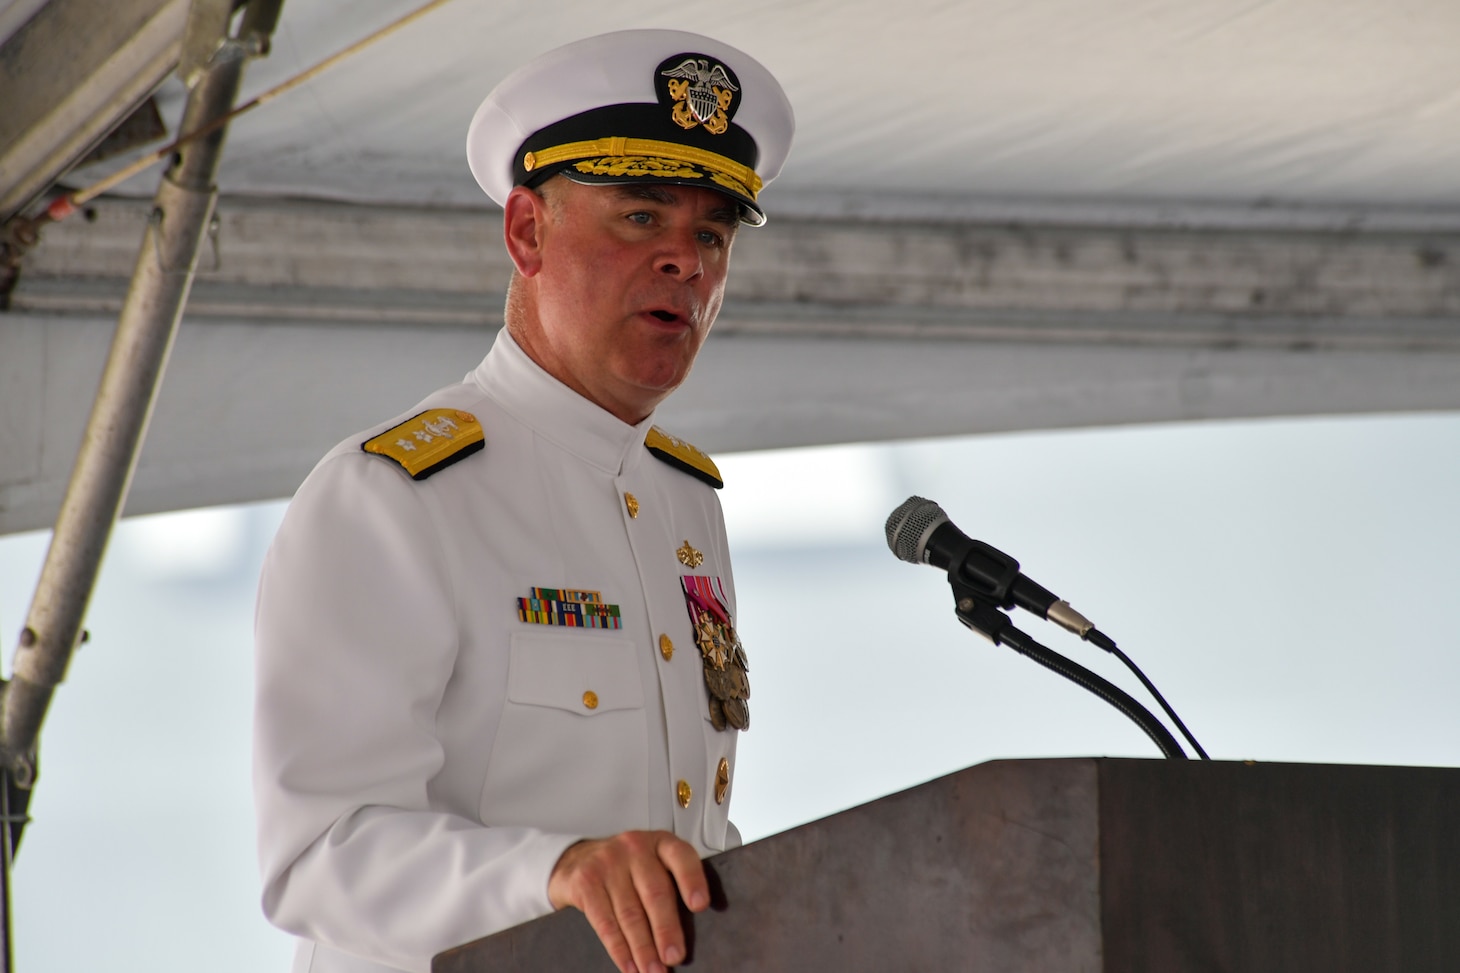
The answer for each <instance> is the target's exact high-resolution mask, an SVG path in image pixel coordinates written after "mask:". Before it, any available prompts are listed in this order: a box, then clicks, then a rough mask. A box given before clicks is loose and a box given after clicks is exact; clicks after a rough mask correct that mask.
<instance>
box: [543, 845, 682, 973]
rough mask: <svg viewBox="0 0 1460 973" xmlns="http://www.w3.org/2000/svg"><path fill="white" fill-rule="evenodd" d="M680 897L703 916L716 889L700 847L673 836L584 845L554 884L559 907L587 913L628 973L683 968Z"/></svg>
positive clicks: (561, 862)
mask: <svg viewBox="0 0 1460 973" xmlns="http://www.w3.org/2000/svg"><path fill="white" fill-rule="evenodd" d="M676 890H677V891H676ZM680 896H683V897H684V899H685V902H686V903H687V904H688V905H689V907H690V908H691V909H693V910H694V911H696V912H698V911H700V910H702V909H704V908H706V907H708V905H709V902H710V895H709V885H708V883H707V882H706V880H705V873H704V867H703V866H702V865H701V864H700V859H699V855H698V854H697V853H696V852H695V850H694V847H693V846H691V845H689V844H688V843H686V842H684V841H682V840H680V839H679V838H676V837H675V836H674V835H672V834H670V833H669V832H666V831H655V832H648V831H629V832H625V833H623V834H619V835H615V836H614V837H612V838H607V839H603V840H598V841H594V840H588V841H580V842H578V843H577V844H575V845H573V846H571V847H569V848H568V850H567V851H565V852H564V853H563V855H562V857H561V858H560V859H558V863H557V865H556V867H554V869H553V873H552V875H551V877H550V878H549V880H548V897H549V898H550V899H551V900H552V903H553V905H554V906H555V907H557V908H563V907H564V906H569V905H571V906H574V907H576V908H578V909H580V910H581V911H582V912H583V914H584V916H585V917H587V919H588V922H589V924H590V925H591V926H592V927H593V931H594V932H596V933H597V934H598V938H599V939H600V940H602V942H603V946H604V949H605V950H607V952H608V955H609V956H610V957H611V958H612V959H613V961H614V964H615V965H617V966H618V968H619V969H620V970H622V971H624V973H662V971H663V970H664V968H665V967H666V966H674V965H675V964H678V963H681V962H683V961H684V958H685V948H684V927H683V926H682V925H681V923H680V917H679V898H680Z"/></svg>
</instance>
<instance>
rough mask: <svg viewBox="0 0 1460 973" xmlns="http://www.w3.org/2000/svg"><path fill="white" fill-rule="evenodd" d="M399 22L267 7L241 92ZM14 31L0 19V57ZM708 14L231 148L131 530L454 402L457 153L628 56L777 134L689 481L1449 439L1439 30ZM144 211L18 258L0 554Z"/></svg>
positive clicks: (978, 10)
mask: <svg viewBox="0 0 1460 973" xmlns="http://www.w3.org/2000/svg"><path fill="white" fill-rule="evenodd" d="M418 5H419V0H409V2H404V0H389V2H387V0H349V2H346V0H288V2H287V3H286V4H285V6H284V13H283V19H282V21H281V23H280V26H279V30H278V32H277V34H276V35H275V42H274V48H273V51H272V53H271V54H270V56H269V57H268V58H266V59H263V60H261V61H258V62H257V63H255V64H253V65H251V66H250V69H249V72H248V75H247V87H246V89H245V92H244V96H245V97H247V96H250V95H253V94H256V93H259V92H261V91H264V90H267V89H268V88H271V87H273V86H274V85H276V84H278V83H280V82H282V81H284V80H286V79H287V78H290V77H292V76H293V75H295V74H296V73H297V72H299V71H301V70H303V69H305V68H307V67H310V66H312V65H314V64H316V63H318V62H319V61H320V60H322V59H323V58H325V57H326V56H328V55H330V54H333V53H334V52H336V51H338V50H340V49H342V48H343V47H345V46H346V45H348V44H350V43H352V42H354V41H356V40H358V39H360V38H361V37H363V36H365V35H366V34H368V33H370V32H371V31H373V30H375V29H377V28H379V27H381V26H384V25H385V24H387V23H389V22H391V21H393V20H394V19H396V18H397V17H399V16H401V15H402V14H404V13H405V12H407V11H409V10H412V9H415V8H416V7H417V6H418ZM40 6H41V5H40V4H39V3H38V2H37V0H9V2H8V3H7V2H6V0H0V39H3V38H4V37H5V33H6V32H7V31H13V30H15V29H16V28H17V26H18V25H19V24H22V23H24V20H25V18H24V16H23V14H25V13H26V11H27V10H30V11H33V10H35V9H38V8H39V7H40ZM727 9H728V8H726V7H725V6H724V5H718V4H715V5H712V4H679V5H674V6H665V5H659V4H648V3H644V2H640V0H623V2H620V3H618V4H615V5H612V6H608V5H602V4H590V3H584V2H581V0H562V2H559V3H555V4H552V5H543V4H533V3H527V2H485V0H454V2H452V3H450V4H448V5H446V6H445V7H443V8H440V9H439V10H437V11H435V12H433V13H432V14H431V15H430V16H428V17H427V18H425V19H423V20H422V21H419V22H418V23H416V24H414V25H412V26H410V27H409V28H407V29H405V30H404V31H402V32H400V33H398V34H395V35H393V36H391V37H390V38H388V39H386V40H384V41H382V42H381V43H380V44H379V45H377V46H375V47H372V48H370V49H368V50H367V51H366V52H364V53H363V54H361V55H359V56H358V57H356V58H354V59H351V60H349V61H347V62H345V63H343V64H342V65H340V66H338V67H336V68H334V69H333V70H331V71H330V72H328V73H326V74H324V75H323V76H321V77H320V78H318V79H316V80H314V81H312V82H311V83H309V84H308V85H307V86H305V87H303V88H300V89H298V90H296V91H293V92H291V93H289V94H288V95H286V96H284V97H282V98H280V99H279V100H277V101H274V102H271V103H270V104H268V105H266V106H264V107H263V108H261V109H260V110H258V111H256V112H254V113H252V114H249V115H247V116H244V117H242V118H240V119H239V120H237V121H236V122H235V123H234V124H233V126H232V127H231V130H230V133H229V136H228V141H227V147H226V150H225V155H224V162H223V166H222V171H221V173H220V177H219V183H220V188H221V190H222V193H223V198H222V200H221V201H220V204H219V213H220V231H219V234H218V236H217V243H216V248H213V249H205V252H204V255H203V259H202V266H201V268H200V274H199V280H198V286H197V287H196V289H195V290H194V294H193V304H192V306H191V308H190V310H189V313H188V316H187V318H186V319H185V321H184V325H183V330H182V332H181V335H180V336H179V339H178V344H177V348H176V351H175V354H174V356H173V360H172V363H171V366H170V370H169V373H168V376H167V380H166V382H165V383H164V387H163V390H162V393H161V397H160V399H159V405H158V412H157V417H156V421H155V423H154V426H153V429H152V434H151V438H150V439H149V442H148V444H147V446H146V448H145V449H144V451H143V454H142V457H141V461H140V465H139V468H138V472H137V476H136V480H135V482H134V487H133V491H132V494H131V498H130V500H129V504H128V510H129V512H132V513H139V512H144V511H156V510H164V509H172V508H177V507H187V506H201V505H205V504H210V503H221V502H227V501H243V500H254V499H265V498H271V497H277V496H282V495H285V494H287V493H288V492H289V491H290V490H292V488H293V487H294V486H295V485H296V484H297V483H298V482H299V480H300V478H302V476H303V475H304V473H305V472H306V471H307V469H308V467H309V466H310V465H311V464H312V462H313V461H314V460H315V459H316V458H317V457H318V456H320V455H321V454H323V452H324V451H325V450H326V449H328V448H329V446H330V445H332V444H333V443H334V442H335V441H337V440H338V439H339V438H340V437H341V436H344V435H347V434H348V433H349V432H350V431H351V430H354V429H358V428H362V427H364V426H366V425H368V424H370V423H372V422H374V421H378V420H380V419H382V418H384V417H388V416H390V415H393V414H395V413H397V412H399V411H402V410H404V409H405V408H407V407H409V405H410V404H411V403H412V402H414V401H416V400H417V399H419V397H420V396H421V395H423V394H425V393H426V392H428V391H430V390H431V389H432V388H434V387H436V386H437V385H439V384H443V383H445V382H449V381H452V380H454V379H455V378H457V377H458V376H460V375H461V374H462V373H463V372H465V371H466V370H467V369H468V368H469V367H471V366H472V365H473V364H474V363H475V362H476V360H477V359H478V357H479V356H480V355H481V354H482V353H483V352H484V351H485V348H486V346H487V343H488V341H489V340H490V334H491V331H492V329H493V328H494V327H495V326H496V325H497V324H498V323H500V308H501V296H500V295H501V291H502V289H503V288H504V287H505V284H506V273H507V268H506V264H505V261H504V255H503V254H502V253H501V248H500V244H499V243H497V237H496V235H497V234H498V233H499V232H500V231H499V228H498V222H497V220H496V218H495V217H494V215H493V208H492V205H491V203H490V202H489V201H488V200H487V199H486V197H485V196H484V195H483V194H482V193H481V191H480V190H479V189H478V188H477V186H476V184H475V182H474V181H473V179H472V177H471V175H470V173H469V171H468V169H467V165H466V159H465V148H464V140H465V131H466V126H467V123H468V121H469V119H470V118H471V115H472V113H473V111H474V110H475V108H476V106H477V104H478V103H479V102H480V100H481V98H482V97H483V96H484V95H485V93H486V92H487V91H488V90H489V89H490V88H491V86H492V85H494V84H495V83H496V82H497V81H498V80H500V79H501V78H502V77H503V76H504V75H505V74H506V73H507V72H508V71H510V70H511V69H512V68H514V67H515V66H517V65H518V64H520V63H522V62H523V61H524V60H526V59H527V58H529V57H531V56H532V55H534V54H536V53H539V52H540V51H543V50H546V49H548V48H551V47H554V46H557V45H559V44H561V43H565V42H567V41H570V40H574V39H577V38H580V37H584V36H587V35H590V34H594V33H598V32H601V31H606V30H612V29H619V28H624V27H639V26H642V27H679V28H683V27H686V26H689V27H691V28H694V27H696V26H699V27H700V29H701V30H703V31H705V32H708V33H713V34H715V35H717V36H719V37H721V38H723V39H724V40H725V41H727V42H729V43H731V44H734V45H736V46H739V47H742V48H744V49H745V50H747V51H749V52H751V53H752V54H753V55H755V56H756V57H757V58H758V59H760V60H761V61H762V62H764V63H765V64H766V65H767V66H768V67H770V68H771V70H772V71H774V72H775V73H776V74H777V75H778V76H779V77H780V78H781V79H782V81H783V83H784V84H785V87H786V89H787V91H788V93H789V94H790V97H791V99H792V101H793V104H794V105H795V108H796V112H797V117H798V121H799V130H798V134H797V140H796V144H795V147H794V148H793V151H792V154H791V158H790V161H789V162H788V164H787V166H786V168H785V171H784V173H783V175H782V177H781V179H780V180H779V181H778V182H777V183H776V184H775V185H773V186H772V187H771V188H770V189H769V190H767V192H766V195H765V203H766V207H767V210H768V211H769V213H770V216H771V223H770V226H768V227H767V228H766V229H764V230H759V231H747V232H746V233H745V234H744V235H743V236H742V238H741V241H740V242H738V243H737V246H736V262H737V267H736V272H734V273H732V284H731V288H730V290H729V292H728V299H727V304H726V307H725V311H724V313H723V315H722V318H721V322H720V324H719V325H718V326H717V331H718V333H717V335H716V336H715V337H714V338H712V340H711V342H710V344H709V345H708V346H707V352H706V355H705V357H704V358H703V359H702V361H701V363H700V364H699V366H698V367H697V368H696V370H695V374H694V376H693V377H692V379H691V381H690V383H689V384H688V385H687V386H686V388H685V389H683V390H682V391H681V392H680V393H679V394H678V395H676V396H675V397H674V398H672V399H671V400H670V401H669V402H668V403H667V404H666V407H665V411H664V413H663V416H664V421H665V423H666V425H668V426H669V427H670V428H672V429H673V430H674V431H675V432H677V433H679V434H681V435H684V436H686V437H687V438H689V439H691V440H693V441H695V442H697V443H699V444H700V445H702V446H704V447H705V448H707V449H749V448H758V447H771V446H786V445H803V444H811V443H825V442H838V441H848V440H858V439H874V438H895V437H910V436H923V435H940V434H952V433H960V432H965V433H966V432H984V431H996V430H1018V429H1036V428H1058V427H1062V426H1081V425H1094V424H1108V423H1120V422H1153V421H1163V420H1172V419H1196V418H1214V417H1235V416H1263V415H1293V414H1311V413H1321V412H1362V411H1391V410H1414V409H1460V139H1457V138H1456V137H1455V133H1456V132H1460V58H1457V57H1455V56H1454V51H1455V50H1456V47H1457V45H1456V41H1457V40H1460V4H1457V3H1455V2H1454V0H1392V2H1388V3H1383V4H1380V3H1376V2H1374V0H1268V2H1253V3H1243V4H1238V3H1233V2H1227V0H1188V2H1183V3H1172V2H1170V0H1159V2H1158V0H1111V2H1109V3H1105V4H1090V3H1088V2H1085V0H1039V2H1029V3H1022V4H1016V3H1010V2H1007V0H966V2H932V0H906V2H903V3H900V4H896V5H889V4H886V3H882V2H878V3H873V2H870V0H839V2H776V3H764V4H752V5H740V6H737V7H735V8H733V11H730V12H733V16H727ZM125 41H126V39H125V38H117V39H116V43H117V45H118V47H119V48H120V47H121V46H122V45H123V44H124V43H125ZM82 80H85V79H82V78H78V79H77V81H78V83H79V82H80V81H82ZM182 94H183V92H182V86H181V84H180V83H179V82H178V81H176V80H175V79H174V80H170V81H167V82H165V83H164V84H163V86H162V88H161V89H160V90H159V92H158V94H157V97H158V101H159V103H160V105H161V107H162V110H163V114H164V116H165V117H167V119H168V123H169V126H170V127H172V128H173V129H174V130H175V127H176V121H177V114H178V112H179V109H180V107H181V102H182ZM24 95H25V92H24V89H14V88H12V89H11V90H6V91H0V110H3V106H4V104H5V99H6V98H7V97H18V98H23V97H24ZM4 151H5V147H4V146H0V163H3V157H4ZM126 161H127V159H126V157H122V158H118V159H115V160H112V161H109V162H106V163H99V164H95V165H91V166H89V167H87V168H85V169H83V170H80V171H77V172H73V173H71V174H70V175H69V176H68V177H67V180H66V182H67V183H68V184H69V185H72V186H84V185H86V184H88V183H89V182H91V181H93V180H95V179H96V178H99V177H100V176H101V175H103V174H105V173H106V172H107V171H109V170H110V169H111V168H112V167H115V166H118V165H121V164H124V163H125V162H126ZM3 170H4V166H3V164H0V182H3V181H4V180H3V175H4V172H3ZM156 179H157V174H156V172H155V171H154V172H153V173H150V174H148V175H146V176H143V177H138V178H136V179H133V180H132V181H130V182H129V183H127V184H125V185H124V186H123V187H122V192H121V193H119V195H122V196H134V197H145V196H150V194H151V192H152V189H153V187H154V186H155V183H156ZM3 188H4V187H3V186H0V189H3ZM147 208H148V207H147V205H146V204H145V203H143V202H141V201H140V200H139V201H135V202H129V201H127V200H124V199H110V200H108V199H105V198H104V199H103V200H101V201H99V203H98V206H97V213H96V217H97V218H96V222H94V223H86V222H84V221H82V220H81V219H79V218H77V219H73V220H72V221H70V222H67V223H64V224H60V225H56V226H51V227H49V228H47V230H46V231H45V233H44V235H43V237H42V240H41V242H40V245H39V246H38V247H36V248H35V249H34V250H33V251H31V252H30V253H29V254H28V256H27V258H26V261H25V263H24V265H23V267H22V272H21V275H20V278H19V284H18V286H17V287H16V288H15V290H14V291H13V292H12V293H11V295H10V297H11V301H12V304H11V311H10V313H9V314H8V315H0V415H3V416H5V417H6V419H5V422H3V423H0V455H3V456H6V457H7V459H8V463H7V465H6V466H5V468H4V470H3V471H0V533H4V532H9V531H14V530H23V529H28V528H32V527H38V526H43V525H45V524H46V523H48V522H49V520H50V518H51V516H52V515H53V514H54V511H55V509H56V507H57V506H58V505H59V501H60V495H61V491H62V489H63V488H64V484H65V480H66V476H67V474H68V472H69V469H70V462H71V460H72V458H73V457H74V455H75V444H76V442H77V440H78V438H79V435H80V429H81V426H82V423H83V421H84V417H85V412H86V409H87V408H88V407H89V404H90V397H91V394H92V391H93V390H94V387H95V376H96V375H97V374H98V373H99V370H100V364H101V361H102V360H103V358H104V357H105V354H106V345H107V340H108V334H109V329H110V327H111V324H112V322H114V320H115V313H114V308H115V307H116V306H117V303H118V301H119V297H120V294H121V293H122V291H123V290H124V288H125V281H126V277H127V274H128V273H129V269H130V266H131V262H132V260H133V257H134V255H135V252H136V242H137V240H139V239H140V225H141V223H142V222H144V221H145V218H146V211H147Z"/></svg>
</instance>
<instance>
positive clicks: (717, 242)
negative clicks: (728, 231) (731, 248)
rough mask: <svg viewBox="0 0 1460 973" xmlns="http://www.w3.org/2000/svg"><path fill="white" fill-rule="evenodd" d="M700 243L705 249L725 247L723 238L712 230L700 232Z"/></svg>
mask: <svg viewBox="0 0 1460 973" xmlns="http://www.w3.org/2000/svg"><path fill="white" fill-rule="evenodd" d="M700 242H701V243H703V244H704V245H705V246H707V247H723V246H724V245H725V238H724V237H722V236H721V235H720V234H718V233H716V232H715V231H714V230H701V231H700Z"/></svg>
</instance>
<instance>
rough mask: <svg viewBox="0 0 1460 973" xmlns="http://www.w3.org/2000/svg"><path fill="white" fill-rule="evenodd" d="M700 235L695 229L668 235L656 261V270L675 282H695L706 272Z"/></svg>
mask: <svg viewBox="0 0 1460 973" xmlns="http://www.w3.org/2000/svg"><path fill="white" fill-rule="evenodd" d="M698 236H699V234H698V233H696V232H695V231H694V230H693V229H687V230H684V231H678V230H676V231H674V232H672V233H669V234H666V236H665V240H664V249H663V250H662V251H661V252H660V253H659V256H658V257H657V258H656V259H655V262H654V269H655V270H657V271H659V272H660V273H661V274H668V275H670V276H671V277H673V278H674V279H675V280H685V281H688V280H693V279H694V278H696V277H698V276H700V274H703V273H704V272H705V265H704V261H703V259H701V257H700V243H699V239H698Z"/></svg>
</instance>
